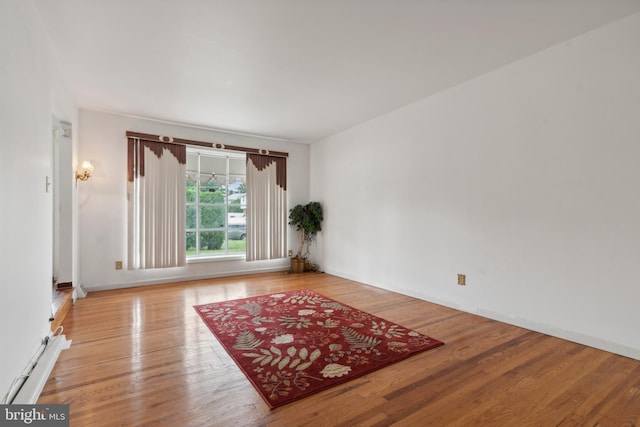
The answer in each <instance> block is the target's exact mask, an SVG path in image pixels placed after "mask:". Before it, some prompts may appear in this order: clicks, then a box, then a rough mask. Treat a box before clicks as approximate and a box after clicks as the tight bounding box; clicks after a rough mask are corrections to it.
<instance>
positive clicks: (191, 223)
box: [187, 205, 196, 229]
mask: <svg viewBox="0 0 640 427" xmlns="http://www.w3.org/2000/svg"><path fill="white" fill-rule="evenodd" d="M187 228H188V229H189V228H196V207H195V206H193V205H191V206H189V205H187Z"/></svg>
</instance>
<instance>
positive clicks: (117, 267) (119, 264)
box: [116, 261, 122, 270]
mask: <svg viewBox="0 0 640 427" xmlns="http://www.w3.org/2000/svg"><path fill="white" fill-rule="evenodd" d="M116 270H122V261H116Z"/></svg>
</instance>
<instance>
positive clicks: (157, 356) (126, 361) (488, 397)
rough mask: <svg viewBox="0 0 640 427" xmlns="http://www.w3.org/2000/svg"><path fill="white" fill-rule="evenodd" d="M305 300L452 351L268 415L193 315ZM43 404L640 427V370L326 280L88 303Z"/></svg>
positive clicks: (228, 285) (295, 420) (97, 418)
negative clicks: (402, 329) (307, 293)
mask: <svg viewBox="0 0 640 427" xmlns="http://www.w3.org/2000/svg"><path fill="white" fill-rule="evenodd" d="M299 288H308V289H312V290H314V291H316V292H319V293H321V294H324V295H326V296H328V297H331V298H334V299H336V300H338V301H341V302H343V303H345V304H349V305H352V306H354V307H356V308H359V309H361V310H364V311H367V312H370V313H372V314H375V315H377V316H380V317H383V318H386V319H388V320H392V321H393V322H396V323H399V324H401V325H403V326H406V327H408V328H412V329H416V330H418V331H420V332H423V333H425V334H427V335H430V336H432V337H434V338H437V339H440V340H442V341H444V342H445V343H446V344H445V345H444V346H442V347H438V348H436V349H433V350H429V351H427V352H424V353H420V354H418V355H416V356H413V357H411V358H410V359H407V360H404V361H402V362H399V363H396V364H394V365H392V366H389V367H386V368H384V369H381V370H378V371H376V372H373V373H371V374H369V375H367V376H364V377H361V378H359V379H355V380H353V381H350V382H348V383H345V384H343V385H339V386H336V387H333V388H330V389H328V390H325V391H323V392H320V393H318V394H315V395H312V396H310V397H308V398H305V399H303V400H300V401H298V402H294V403H292V404H289V405H286V406H284V407H281V408H278V409H276V410H274V411H270V410H269V409H268V407H267V405H266V404H265V403H264V402H263V401H262V399H261V398H260V396H259V395H258V394H257V393H256V392H255V391H254V389H253V386H252V385H251V384H250V383H249V381H248V380H247V379H246V377H245V376H244V374H242V372H241V371H240V370H239V369H238V368H237V367H236V365H235V364H234V362H233V361H232V360H231V359H230V357H229V356H228V355H227V353H226V352H225V351H224V350H223V348H222V347H221V346H220V345H219V344H218V342H217V341H216V339H215V338H214V336H213V335H212V334H211V332H209V330H208V329H207V327H206V326H205V324H204V323H203V322H202V320H201V319H200V318H199V317H198V315H197V314H196V312H195V310H194V309H193V308H192V306H193V305H196V304H204V303H208V302H214V301H221V300H229V299H235V298H242V297H246V296H251V295H260V294H266V293H273V292H281V291H285V290H289V289H299ZM63 326H64V329H65V330H64V333H65V334H66V335H67V338H70V339H72V340H73V343H72V345H71V348H70V349H68V350H64V351H63V352H62V353H61V355H60V359H59V361H58V363H57V365H56V367H55V368H54V371H53V373H52V375H51V377H50V378H49V380H48V382H47V384H46V385H45V388H44V390H43V392H42V394H41V396H40V399H39V401H38V403H43V404H57V403H66V404H70V413H71V425H72V426H94V425H95V426H102V425H104V426H121V425H122V426H125V425H126V426H141V425H162V426H231V425H239V426H254V425H255V426H262V425H265V426H266V425H273V426H302V425H304V426H316V425H317V426H356V425H362V426H387V425H398V426H458V425H462V426H464V425H469V426H494V425H495V426H529V425H531V426H557V425H562V426H576V425H579V426H582V425H590V426H591V425H597V426H636V425H640V421H639V420H640V361H637V360H633V359H629V358H625V357H622V356H617V355H614V354H611V353H607V352H604V351H600V350H596V349H593V348H589V347H585V346H582V345H579V344H575V343H571V342H568V341H564V340H561V339H557V338H553V337H549V336H546V335H543V334H539V333H536V332H531V331H528V330H525V329H522V328H518V327H515V326H510V325H506V324H504V323H500V322H496V321H493V320H489V319H485V318H482V317H478V316H474V315H471V314H467V313H464V312H460V311H456V310H453V309H450V308H446V307H442V306H439V305H435V304H431V303H428V302H425V301H421V300H417V299H414V298H410V297H407V296H403V295H399V294H395V293H392V292H388V291H384V290H381V289H377V288H374V287H369V286H366V285H362V284H360V283H357V282H353V281H349V280H346V279H342V278H339V277H335V276H331V275H327V274H320V273H318V274H302V275H287V274H282V273H269V274H260V275H253V276H240V277H232V278H220V279H212V280H203V281H197V282H184V283H176V284H171V285H158V286H149V287H141V288H131V289H124V290H116V291H104V292H95V293H90V294H89V295H88V297H87V298H85V299H79V300H78V301H77V302H76V304H75V306H73V308H72V309H71V310H70V311H69V314H68V315H67V317H66V318H65V320H64V321H63Z"/></svg>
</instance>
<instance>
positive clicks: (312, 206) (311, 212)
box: [289, 202, 324, 259]
mask: <svg viewBox="0 0 640 427" xmlns="http://www.w3.org/2000/svg"><path fill="white" fill-rule="evenodd" d="M323 219H324V217H323V215H322V205H321V204H320V203H319V202H309V203H307V204H306V205H297V206H295V207H293V208H292V209H290V210H289V225H290V226H292V227H295V228H296V230H297V231H300V248H299V249H298V253H297V254H296V258H298V259H302V258H306V257H307V256H309V252H310V244H311V242H313V240H314V239H315V238H316V235H317V234H318V232H320V231H321V230H322V220H323ZM305 246H306V251H305Z"/></svg>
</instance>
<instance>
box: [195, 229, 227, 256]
mask: <svg viewBox="0 0 640 427" xmlns="http://www.w3.org/2000/svg"><path fill="white" fill-rule="evenodd" d="M223 243H224V231H202V232H201V233H200V255H206V254H214V253H220V252H224V247H223Z"/></svg>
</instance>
